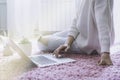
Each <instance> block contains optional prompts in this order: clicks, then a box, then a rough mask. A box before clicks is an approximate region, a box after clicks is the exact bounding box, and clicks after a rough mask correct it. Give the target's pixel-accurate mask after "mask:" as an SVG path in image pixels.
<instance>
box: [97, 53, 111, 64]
mask: <svg viewBox="0 0 120 80" xmlns="http://www.w3.org/2000/svg"><path fill="white" fill-rule="evenodd" d="M98 64H99V65H113V63H112V60H111V58H110V54H109V53H102V55H101V59H100V61H99V62H98Z"/></svg>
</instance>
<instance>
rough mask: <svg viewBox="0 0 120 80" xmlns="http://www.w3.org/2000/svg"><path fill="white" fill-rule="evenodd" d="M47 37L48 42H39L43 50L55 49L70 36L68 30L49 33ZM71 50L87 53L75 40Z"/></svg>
mask: <svg viewBox="0 0 120 80" xmlns="http://www.w3.org/2000/svg"><path fill="white" fill-rule="evenodd" d="M47 37H48V44H47V45H44V44H43V43H41V42H38V46H39V48H40V50H43V51H54V50H55V49H57V48H58V47H59V46H60V45H62V44H64V43H65V41H66V40H67V37H68V31H62V32H57V33H54V34H52V35H48V36H47ZM69 51H70V52H76V53H85V52H83V51H82V50H80V48H79V47H78V46H77V44H76V43H75V42H73V44H72V45H71V48H70V50H69Z"/></svg>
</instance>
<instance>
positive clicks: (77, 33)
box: [39, 0, 114, 65]
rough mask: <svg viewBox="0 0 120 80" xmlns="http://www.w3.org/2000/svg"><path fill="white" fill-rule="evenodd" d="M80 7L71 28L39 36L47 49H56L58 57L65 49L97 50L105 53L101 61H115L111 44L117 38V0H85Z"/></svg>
mask: <svg viewBox="0 0 120 80" xmlns="http://www.w3.org/2000/svg"><path fill="white" fill-rule="evenodd" d="M78 8H79V10H78V12H77V14H76V18H75V20H74V22H73V25H72V26H71V28H70V30H69V31H68V32H61V33H57V34H54V35H51V36H47V37H42V38H40V39H39V41H41V42H42V43H43V44H44V45H46V46H44V47H45V48H46V49H45V48H44V50H54V52H53V53H54V54H55V56H56V57H61V55H62V54H61V52H62V51H66V52H67V51H76V52H80V53H87V54H91V53H92V52H93V51H97V52H98V53H99V54H100V55H101V59H100V61H99V65H111V64H112V61H111V58H110V46H111V45H112V44H113V41H114V30H113V19H112V9H113V0H81V4H80V5H79V6H78ZM65 34H68V36H66V35H65ZM63 35H64V36H63Z"/></svg>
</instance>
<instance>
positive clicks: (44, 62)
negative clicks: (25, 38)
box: [8, 39, 75, 67]
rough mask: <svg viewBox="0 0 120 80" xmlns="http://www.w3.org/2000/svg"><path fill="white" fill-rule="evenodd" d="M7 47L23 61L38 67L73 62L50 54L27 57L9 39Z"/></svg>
mask: <svg viewBox="0 0 120 80" xmlns="http://www.w3.org/2000/svg"><path fill="white" fill-rule="evenodd" d="M8 45H9V46H10V47H12V48H13V49H14V50H15V51H16V52H17V53H18V54H19V55H20V56H21V57H22V58H23V59H24V60H26V61H30V62H31V63H32V64H34V65H36V66H38V67H45V66H50V65H57V64H62V63H67V62H74V61H75V60H74V59H71V58H56V57H54V56H53V55H52V53H51V54H50V53H49V54H40V55H32V56H27V55H26V53H25V52H24V51H23V50H22V49H21V48H20V47H19V46H18V45H17V43H15V42H14V41H13V40H11V39H8Z"/></svg>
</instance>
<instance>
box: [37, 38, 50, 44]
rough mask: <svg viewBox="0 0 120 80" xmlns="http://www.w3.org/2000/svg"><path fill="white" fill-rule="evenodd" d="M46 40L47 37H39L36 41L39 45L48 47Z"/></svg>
mask: <svg viewBox="0 0 120 80" xmlns="http://www.w3.org/2000/svg"><path fill="white" fill-rule="evenodd" d="M48 39H49V37H47V36H40V37H39V38H38V41H40V42H41V43H43V44H44V45H46V46H47V45H48Z"/></svg>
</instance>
